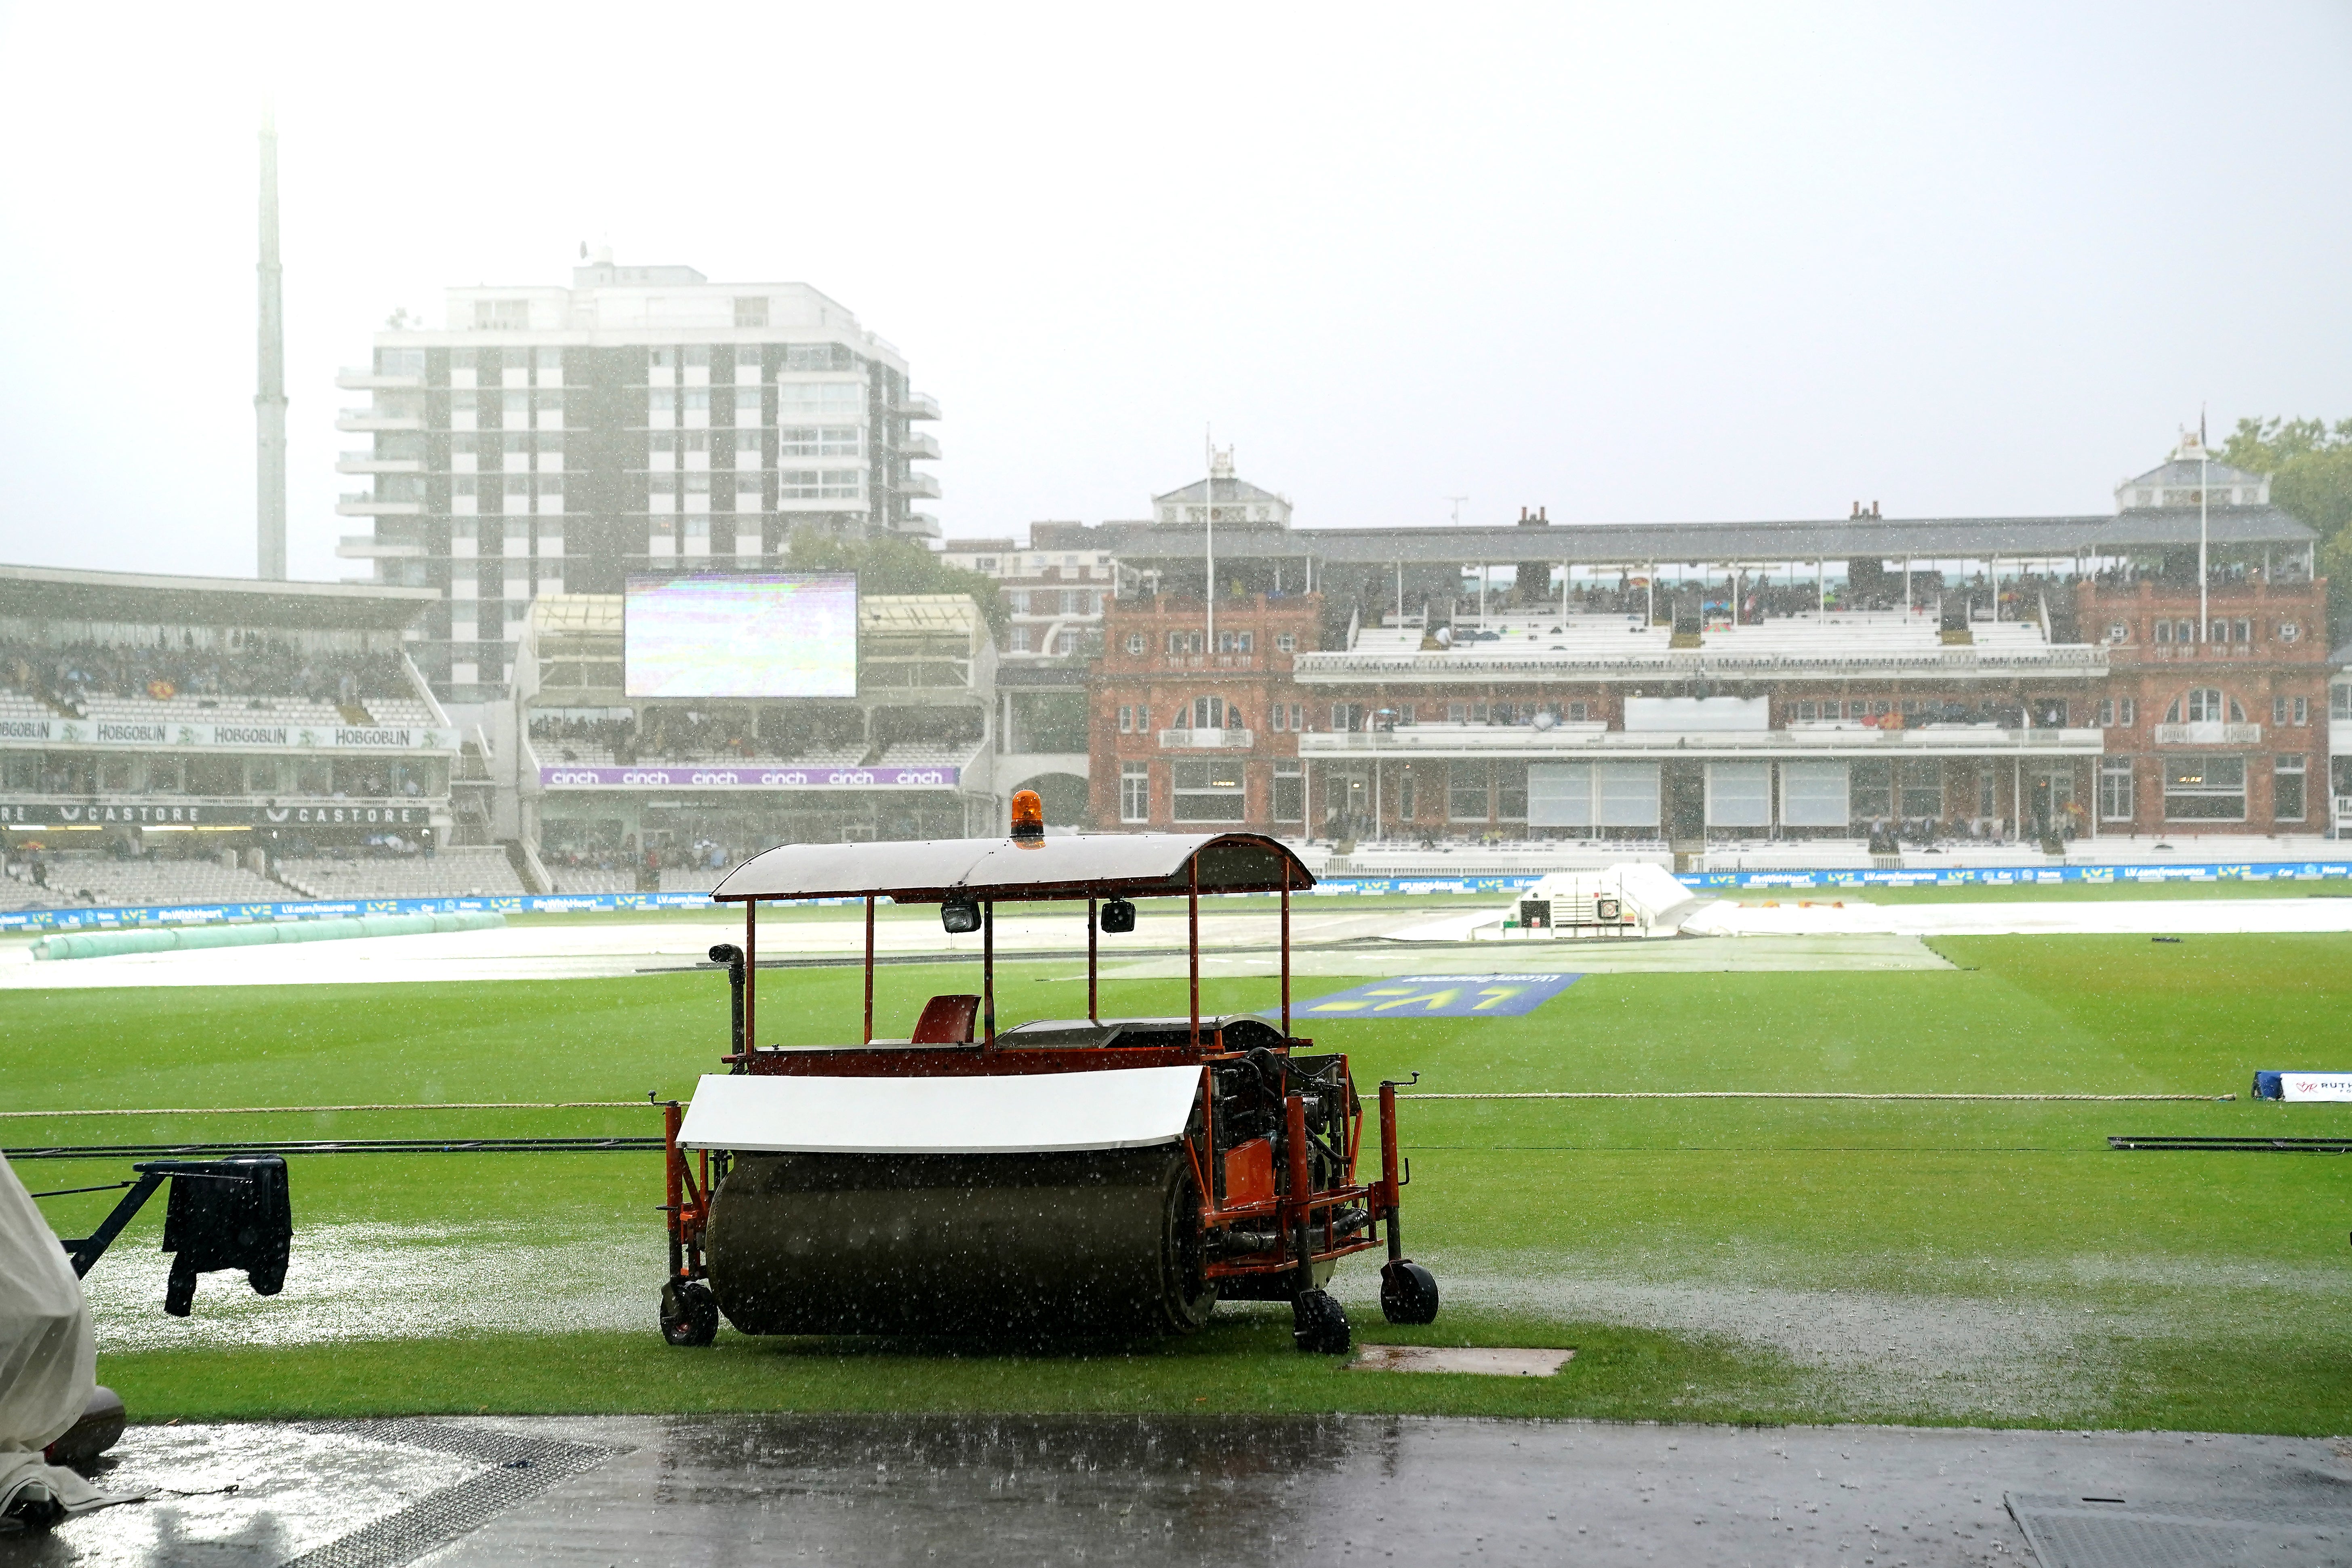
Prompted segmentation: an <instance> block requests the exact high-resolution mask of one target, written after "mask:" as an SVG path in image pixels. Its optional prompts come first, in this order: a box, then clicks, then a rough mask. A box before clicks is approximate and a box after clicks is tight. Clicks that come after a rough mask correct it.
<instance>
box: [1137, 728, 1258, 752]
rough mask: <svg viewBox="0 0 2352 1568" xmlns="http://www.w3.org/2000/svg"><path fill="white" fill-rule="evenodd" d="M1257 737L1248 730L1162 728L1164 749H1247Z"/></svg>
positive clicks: (1236, 750)
mask: <svg viewBox="0 0 2352 1568" xmlns="http://www.w3.org/2000/svg"><path fill="white" fill-rule="evenodd" d="M1255 739H1256V737H1255V735H1253V734H1252V733H1251V732H1250V731H1247V730H1162V731H1160V749H1161V750H1163V751H1171V752H1174V751H1189V752H1200V751H1231V752H1242V751H1247V750H1248V749H1249V747H1250V745H1251V744H1252V742H1255Z"/></svg>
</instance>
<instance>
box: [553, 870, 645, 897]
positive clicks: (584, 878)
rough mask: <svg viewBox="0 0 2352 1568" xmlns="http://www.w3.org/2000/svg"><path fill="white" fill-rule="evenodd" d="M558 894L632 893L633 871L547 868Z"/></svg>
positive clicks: (635, 880) (633, 883)
mask: <svg viewBox="0 0 2352 1568" xmlns="http://www.w3.org/2000/svg"><path fill="white" fill-rule="evenodd" d="M547 874H548V875H549V876H551V877H552V878H554V879H555V890H556V891H557V892H559V893H634V892H635V891H636V890H637V874H636V873H635V871H599V870H597V869H595V868H593V867H572V866H555V867H550V868H548V873H547Z"/></svg>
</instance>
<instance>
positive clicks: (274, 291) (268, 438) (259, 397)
mask: <svg viewBox="0 0 2352 1568" xmlns="http://www.w3.org/2000/svg"><path fill="white" fill-rule="evenodd" d="M259 270H260V273H261V315H260V322H259V326H260V344H259V347H260V375H259V378H258V384H257V386H256V388H255V391H254V395H253V410H254V418H255V423H256V425H257V431H256V437H257V439H256V442H255V458H254V523H255V531H256V533H257V536H258V537H257V546H258V549H257V556H258V567H257V573H256V575H257V576H259V577H260V578H261V580H262V581H263V582H265V583H282V582H284V581H285V580H286V307H285V300H284V297H283V294H282V292H281V290H280V288H279V281H278V118H277V116H276V115H275V114H274V113H272V112H271V111H269V110H263V111H262V115H261V265H260V268H259Z"/></svg>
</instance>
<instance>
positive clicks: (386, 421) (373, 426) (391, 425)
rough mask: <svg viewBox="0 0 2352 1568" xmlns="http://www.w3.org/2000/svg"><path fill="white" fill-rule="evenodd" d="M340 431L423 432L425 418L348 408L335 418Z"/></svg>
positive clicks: (378, 410) (368, 409) (379, 410)
mask: <svg viewBox="0 0 2352 1568" xmlns="http://www.w3.org/2000/svg"><path fill="white" fill-rule="evenodd" d="M335 428H336V429H338V430H349V431H361V430H422V429H424V428H425V416H424V415H423V414H421V413H418V414H390V413H386V412H384V411H383V410H381V409H375V408H346V409H344V410H343V411H342V412H341V414H339V415H337V416H335Z"/></svg>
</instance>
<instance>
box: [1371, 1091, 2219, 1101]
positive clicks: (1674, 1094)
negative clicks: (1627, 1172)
mask: <svg viewBox="0 0 2352 1568" xmlns="http://www.w3.org/2000/svg"><path fill="white" fill-rule="evenodd" d="M1397 1098H1398V1099H1399V1100H2101V1101H2111V1100H2195V1101H2197V1102H2199V1103H2200V1104H2208V1103H2219V1102H2220V1101H2221V1100H2235V1099H2237V1098H2238V1097H2237V1096H2236V1095H2234V1094H1870V1093H1863V1092H1858V1091H1841V1090H1805V1089H1537V1090H1530V1091H1523V1092H1517V1093H1510V1092H1504V1091H1500V1090H1496V1091H1493V1092H1487V1093H1479V1094H1400V1095H1398V1096H1397Z"/></svg>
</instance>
